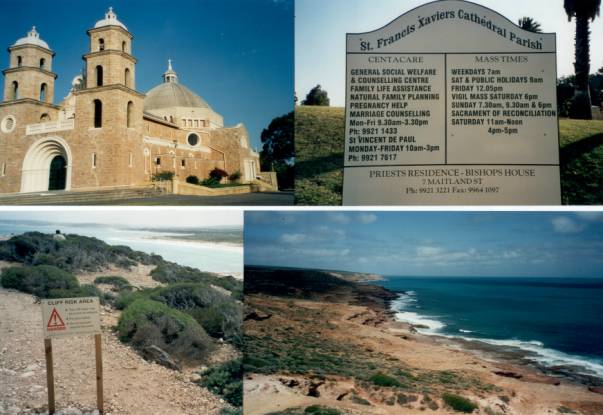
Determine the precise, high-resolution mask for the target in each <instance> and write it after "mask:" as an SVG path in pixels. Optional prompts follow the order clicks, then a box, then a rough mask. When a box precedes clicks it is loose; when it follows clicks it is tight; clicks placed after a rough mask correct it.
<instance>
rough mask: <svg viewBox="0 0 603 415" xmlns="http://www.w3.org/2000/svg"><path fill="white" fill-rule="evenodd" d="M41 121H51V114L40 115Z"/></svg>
mask: <svg viewBox="0 0 603 415" xmlns="http://www.w3.org/2000/svg"><path fill="white" fill-rule="evenodd" d="M40 121H41V122H48V121H50V115H48V114H46V113H44V114H42V116H41V117H40Z"/></svg>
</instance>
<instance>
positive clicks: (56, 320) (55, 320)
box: [46, 308, 66, 331]
mask: <svg viewBox="0 0 603 415" xmlns="http://www.w3.org/2000/svg"><path fill="white" fill-rule="evenodd" d="M46 328H47V329H48V330H49V331H53V330H65V328H66V327H65V323H64V322H63V319H62V318H61V316H60V315H59V312H58V311H57V309H56V308H53V309H52V313H50V319H49V320H48V324H47V325H46Z"/></svg>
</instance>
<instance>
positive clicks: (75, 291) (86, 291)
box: [47, 284, 105, 304]
mask: <svg viewBox="0 0 603 415" xmlns="http://www.w3.org/2000/svg"><path fill="white" fill-rule="evenodd" d="M70 297H99V300H100V302H101V303H102V304H104V303H105V298H104V297H103V295H102V293H101V292H100V291H99V289H98V288H96V287H95V286H94V285H92V284H84V285H80V286H79V287H75V288H70V289H53V290H50V291H49V292H48V297H47V298H70Z"/></svg>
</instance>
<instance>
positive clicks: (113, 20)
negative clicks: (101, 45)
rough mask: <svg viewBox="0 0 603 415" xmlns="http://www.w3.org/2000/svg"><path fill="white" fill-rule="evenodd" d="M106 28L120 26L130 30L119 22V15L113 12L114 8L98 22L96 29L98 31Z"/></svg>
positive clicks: (110, 8)
mask: <svg viewBox="0 0 603 415" xmlns="http://www.w3.org/2000/svg"><path fill="white" fill-rule="evenodd" d="M104 26H119V27H121V28H123V29H125V30H128V28H127V27H126V25H125V24H123V23H122V22H120V21H119V20H117V15H116V14H115V13H114V12H113V7H109V11H108V12H107V13H105V18H104V19H103V20H99V21H98V22H96V24H95V25H94V28H95V29H96V28H99V27H104Z"/></svg>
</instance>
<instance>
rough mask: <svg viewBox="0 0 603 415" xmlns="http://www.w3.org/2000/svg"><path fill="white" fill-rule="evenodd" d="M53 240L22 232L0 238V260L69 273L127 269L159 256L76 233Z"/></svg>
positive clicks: (159, 260) (159, 258)
mask: <svg viewBox="0 0 603 415" xmlns="http://www.w3.org/2000/svg"><path fill="white" fill-rule="evenodd" d="M64 236H65V240H62V241H57V240H55V239H54V235H50V234H43V233H40V232H26V233H24V234H22V235H18V236H14V237H12V238H10V239H9V240H7V241H0V260H5V261H14V262H21V263H23V264H26V265H52V266H55V267H57V268H61V269H63V270H65V271H69V272H79V271H101V270H102V269H103V268H105V267H106V266H107V265H110V264H115V265H117V266H119V267H122V268H130V267H131V266H132V265H135V264H136V262H140V263H142V264H146V265H150V264H154V265H158V264H160V263H162V262H164V261H163V259H162V258H161V257H160V256H159V255H148V254H145V253H144V252H139V251H134V250H132V249H131V248H129V247H127V246H111V245H108V244H106V243H105V242H103V241H101V240H99V239H96V238H92V237H88V236H79V235H64Z"/></svg>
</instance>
